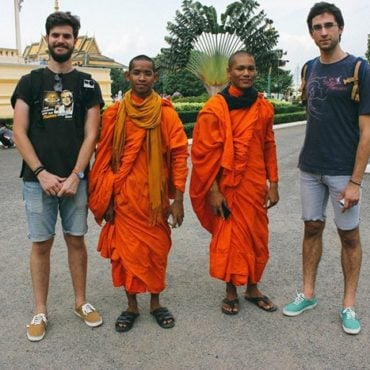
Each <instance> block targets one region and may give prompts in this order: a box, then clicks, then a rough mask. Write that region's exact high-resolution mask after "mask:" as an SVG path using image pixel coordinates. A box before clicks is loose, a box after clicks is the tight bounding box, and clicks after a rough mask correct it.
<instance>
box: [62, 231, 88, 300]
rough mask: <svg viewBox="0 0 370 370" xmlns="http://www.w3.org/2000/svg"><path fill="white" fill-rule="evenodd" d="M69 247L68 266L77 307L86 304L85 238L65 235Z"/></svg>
mask: <svg viewBox="0 0 370 370" xmlns="http://www.w3.org/2000/svg"><path fill="white" fill-rule="evenodd" d="M64 239H65V241H66V244H67V247H68V264H69V269H70V272H71V277H72V285H73V290H74V294H75V305H76V307H80V306H81V305H83V304H85V303H86V275H87V251H86V245H85V241H84V237H83V236H73V235H69V234H64Z"/></svg>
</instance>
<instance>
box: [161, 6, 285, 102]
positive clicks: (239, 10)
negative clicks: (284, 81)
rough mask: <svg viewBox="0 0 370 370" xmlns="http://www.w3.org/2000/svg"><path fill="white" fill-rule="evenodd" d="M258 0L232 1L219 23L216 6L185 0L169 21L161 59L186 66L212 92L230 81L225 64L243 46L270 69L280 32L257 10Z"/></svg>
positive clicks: (175, 66)
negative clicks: (173, 17)
mask: <svg viewBox="0 0 370 370" xmlns="http://www.w3.org/2000/svg"><path fill="white" fill-rule="evenodd" d="M258 7H259V4H258V3H257V1H255V0H240V1H236V2H233V3H231V4H229V5H228V6H227V8H226V11H225V12H224V13H223V14H221V23H220V24H219V23H218V20H217V12H216V9H215V8H214V7H213V6H205V5H202V4H201V3H200V2H198V1H196V2H193V1H192V0H184V1H183V4H182V12H180V11H177V12H176V17H175V21H174V22H168V24H167V29H168V31H169V33H170V36H167V37H166V38H165V40H166V42H167V43H168V44H169V45H170V46H169V48H164V49H162V53H163V56H164V58H163V59H162V62H163V63H165V66H166V67H167V68H170V69H171V70H175V71H176V70H178V69H181V68H187V69H188V70H189V71H191V72H192V73H193V74H194V75H196V76H197V77H198V78H199V79H200V80H201V81H202V83H203V84H204V86H205V87H206V89H207V91H208V93H209V95H213V94H214V93H216V92H217V91H219V90H220V89H221V88H222V87H223V86H225V84H226V83H227V76H226V66H227V60H228V58H229V56H230V55H231V54H232V53H233V52H235V51H237V50H240V49H243V50H246V51H248V52H251V53H252V54H254V55H255V58H256V63H257V65H258V69H259V70H260V71H261V72H262V73H264V72H267V71H268V68H269V66H270V60H271V58H272V57H273V55H274V50H273V48H274V47H275V46H276V44H277V41H278V32H277V31H276V29H275V28H273V27H272V24H273V21H272V20H271V19H268V18H266V15H265V12H264V11H263V10H261V11H259V10H258Z"/></svg>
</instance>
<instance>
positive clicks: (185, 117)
mask: <svg viewBox="0 0 370 370" xmlns="http://www.w3.org/2000/svg"><path fill="white" fill-rule="evenodd" d="M198 113H199V111H191V112H178V114H179V117H180V119H181V122H182V123H183V124H184V125H185V124H187V123H190V122H195V121H196V120H197V117H198Z"/></svg>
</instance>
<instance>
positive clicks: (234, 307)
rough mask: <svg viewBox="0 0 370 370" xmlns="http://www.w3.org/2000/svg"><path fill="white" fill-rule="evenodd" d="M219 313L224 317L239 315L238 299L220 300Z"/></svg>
mask: <svg viewBox="0 0 370 370" xmlns="http://www.w3.org/2000/svg"><path fill="white" fill-rule="evenodd" d="M221 311H222V312H223V313H224V314H225V315H236V314H237V313H239V298H234V299H228V298H224V299H223V300H222V305H221Z"/></svg>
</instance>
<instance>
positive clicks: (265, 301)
mask: <svg viewBox="0 0 370 370" xmlns="http://www.w3.org/2000/svg"><path fill="white" fill-rule="evenodd" d="M244 298H245V300H247V301H248V302H251V303H253V304H255V305H256V306H257V307H258V308H260V309H261V310H264V311H267V312H274V311H276V310H277V306H276V305H274V303H273V302H272V301H271V300H270V298H269V297H267V296H266V295H264V294H263V293H262V292H261V291H260V290H259V289H258V288H257V285H252V286H251V287H250V288H249V287H248V288H247V290H246V292H245V294H244Z"/></svg>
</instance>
